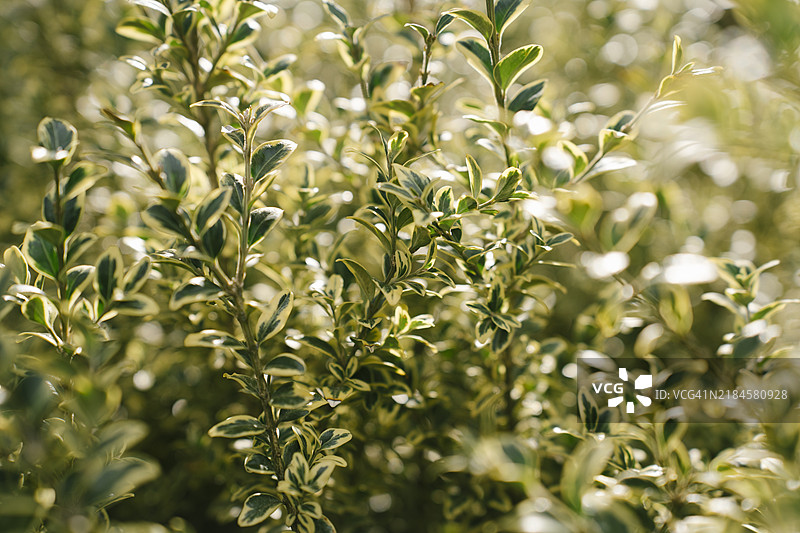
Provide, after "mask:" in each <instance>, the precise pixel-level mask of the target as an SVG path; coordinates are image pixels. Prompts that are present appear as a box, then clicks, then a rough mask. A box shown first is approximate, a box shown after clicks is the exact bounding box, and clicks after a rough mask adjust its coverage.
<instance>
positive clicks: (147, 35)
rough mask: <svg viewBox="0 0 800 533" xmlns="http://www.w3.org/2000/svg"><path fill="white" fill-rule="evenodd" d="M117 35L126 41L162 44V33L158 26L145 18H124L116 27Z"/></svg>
mask: <svg viewBox="0 0 800 533" xmlns="http://www.w3.org/2000/svg"><path fill="white" fill-rule="evenodd" d="M117 33H118V34H120V35H122V36H123V37H127V38H128V39H133V40H135V41H142V42H145V43H150V44H161V43H163V42H164V32H162V31H161V28H160V27H158V25H156V24H154V23H153V22H152V21H150V20H148V19H145V18H125V19H122V21H121V22H120V23H119V24H118V25H117Z"/></svg>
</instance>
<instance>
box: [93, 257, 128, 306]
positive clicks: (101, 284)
mask: <svg viewBox="0 0 800 533" xmlns="http://www.w3.org/2000/svg"><path fill="white" fill-rule="evenodd" d="M121 284H122V256H121V255H120V253H119V249H118V248H109V249H108V251H106V253H104V254H103V255H102V256H101V257H100V259H98V260H97V265H96V268H95V277H94V288H95V290H96V291H97V294H98V295H100V298H102V299H103V300H104V301H106V302H109V301H111V300H112V299H113V298H114V291H115V290H116V289H117V287H119V286H120V285H121Z"/></svg>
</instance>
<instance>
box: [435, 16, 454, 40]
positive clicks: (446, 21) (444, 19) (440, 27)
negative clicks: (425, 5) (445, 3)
mask: <svg viewBox="0 0 800 533" xmlns="http://www.w3.org/2000/svg"><path fill="white" fill-rule="evenodd" d="M454 20H455V17H454V16H453V15H449V14H447V13H442V14H441V15H439V20H437V21H436V27H435V28H434V30H433V34H434V35H436V36H437V37H438V36H439V34H440V33H442V32H443V31H444V29H445V28H446V27H447V26H449V25H450V23H451V22H453V21H454Z"/></svg>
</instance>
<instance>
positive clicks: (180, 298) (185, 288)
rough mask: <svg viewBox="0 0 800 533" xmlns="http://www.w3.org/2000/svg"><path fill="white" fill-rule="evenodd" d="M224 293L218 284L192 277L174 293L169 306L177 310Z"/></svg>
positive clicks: (213, 298) (215, 297)
mask: <svg viewBox="0 0 800 533" xmlns="http://www.w3.org/2000/svg"><path fill="white" fill-rule="evenodd" d="M223 294H224V292H223V291H222V289H220V288H219V287H218V286H216V285H215V284H213V283H211V282H210V281H208V280H207V279H205V278H203V277H200V276H198V277H196V278H192V279H190V280H189V281H187V282H186V283H184V284H183V285H181V286H180V287H178V288H177V289H176V290H175V292H173V293H172V298H170V300H169V308H170V309H172V310H173V311H177V310H178V309H180V308H181V307H183V306H184V305H188V304H191V303H195V302H203V301H208V300H215V299H217V298H219V297H220V296H222V295H223Z"/></svg>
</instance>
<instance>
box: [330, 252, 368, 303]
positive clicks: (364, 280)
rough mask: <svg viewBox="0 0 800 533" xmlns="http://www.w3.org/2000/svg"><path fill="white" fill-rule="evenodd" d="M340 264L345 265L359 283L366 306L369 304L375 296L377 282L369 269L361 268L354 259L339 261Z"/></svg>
mask: <svg viewBox="0 0 800 533" xmlns="http://www.w3.org/2000/svg"><path fill="white" fill-rule="evenodd" d="M337 261H338V262H340V263H344V266H346V267H347V270H349V271H350V272H352V274H353V276H355V278H356V283H358V286H359V288H360V289H361V296H362V298H363V299H364V302H365V305H366V303H367V302H369V301H370V300H371V299H372V297H373V296H375V280H374V279H373V278H372V276H371V275H370V273H369V272H367V269H365V268H364V267H363V266H361V263H358V262H356V261H353V260H352V259H341V258H340V259H337Z"/></svg>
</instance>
